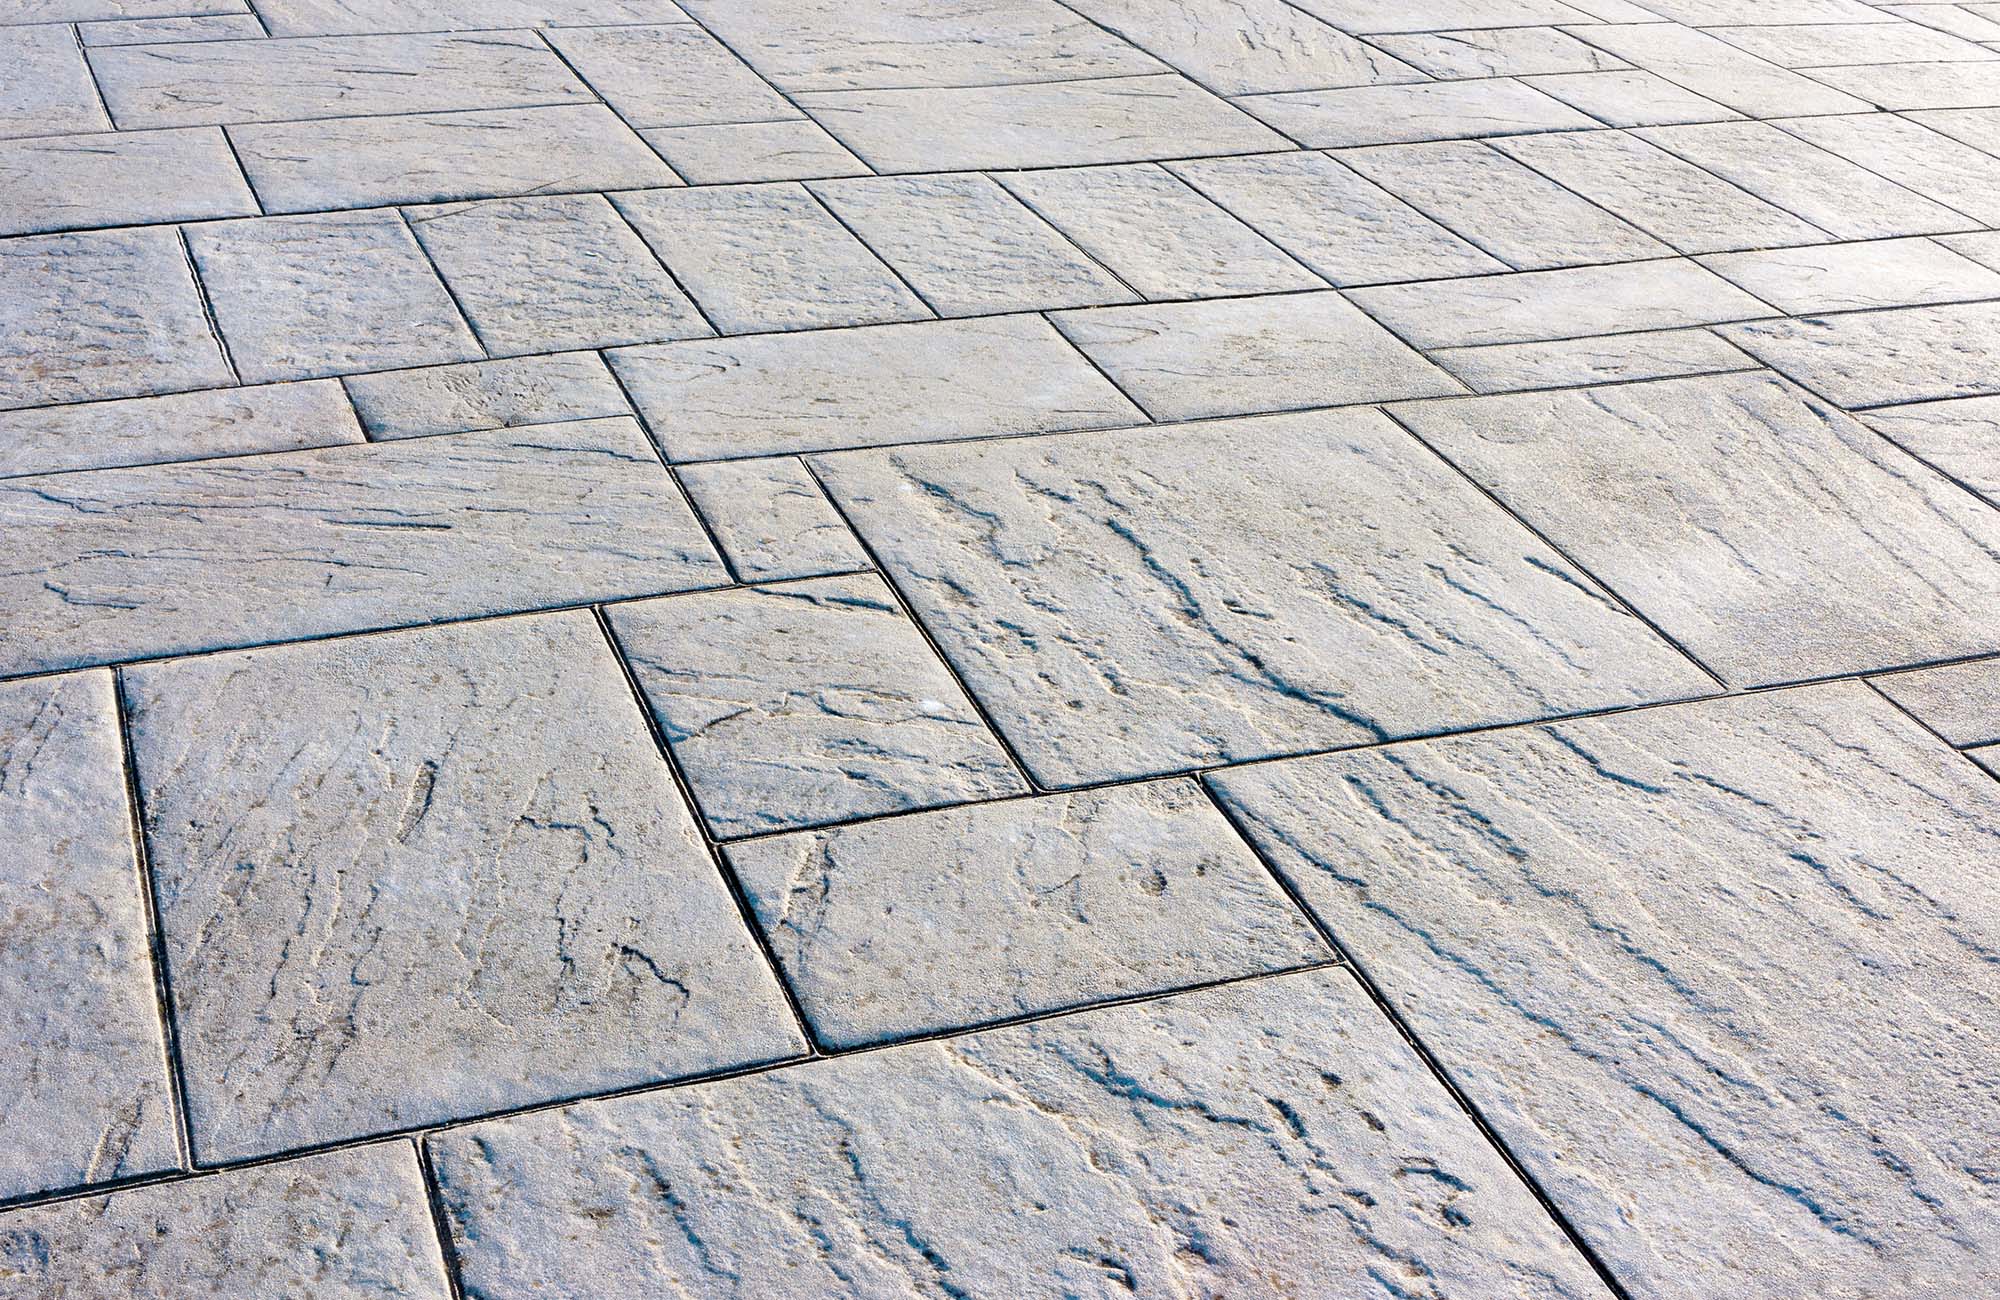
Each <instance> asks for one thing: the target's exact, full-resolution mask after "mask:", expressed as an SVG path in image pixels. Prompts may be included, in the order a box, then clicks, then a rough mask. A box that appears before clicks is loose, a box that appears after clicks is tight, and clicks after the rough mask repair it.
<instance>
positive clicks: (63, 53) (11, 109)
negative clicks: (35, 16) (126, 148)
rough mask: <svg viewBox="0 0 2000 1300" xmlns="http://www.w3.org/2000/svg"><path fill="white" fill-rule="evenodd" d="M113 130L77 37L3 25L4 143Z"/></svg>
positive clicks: (0, 89)
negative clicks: (91, 81) (81, 132)
mask: <svg viewBox="0 0 2000 1300" xmlns="http://www.w3.org/2000/svg"><path fill="white" fill-rule="evenodd" d="M10 16H11V15H10ZM110 129H111V121H110V119H108V118H106V117H105V116H104V107H103V105H102V104H100V103H99V102H98V98H97V91H96V90H95V89H94V88H93V87H92V86H91V83H90V68H89V67H88V66H87V65H86V64H85V63H84V61H83V51H82V50H81V49H79V48H77V43H76V35H75V33H74V32H72V31H71V30H70V29H69V28H68V27H61V26H54V25H50V26H19V27H15V26H0V139H7V138H9V137H11V136H30V135H65V134H68V133H71V132H76V131H107V130H110Z"/></svg>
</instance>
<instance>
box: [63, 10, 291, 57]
mask: <svg viewBox="0 0 2000 1300" xmlns="http://www.w3.org/2000/svg"><path fill="white" fill-rule="evenodd" d="M177 7H178V6H177ZM76 31H77V35H78V36H80V37H82V38H83V44H84V46H85V48H87V49H94V48H96V47H97V46H100V45H168V44H172V43H175V42H180V41H243V40H262V39H263V38H264V35H265V32H264V24H262V23H260V22H258V21H257V15H255V14H246V13H218V14H212V15H209V16H206V17H191V18H133V19H125V20H119V21H114V22H98V23H80V24H78V25H77V29H76Z"/></svg>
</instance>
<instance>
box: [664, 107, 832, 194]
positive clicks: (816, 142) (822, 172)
mask: <svg viewBox="0 0 2000 1300" xmlns="http://www.w3.org/2000/svg"><path fill="white" fill-rule="evenodd" d="M643 134H644V136H645V139H646V143H648V144H650V145H652V146H653V148H655V149H657V150H658V151H659V153H660V156H661V157H662V158H665V159H666V160H667V161H668V162H670V163H672V164H673V167H674V170H675V171H677V172H679V173H680V174H681V175H682V176H684V177H685V178H687V182H688V184H690V185H730V184H740V183H743V182H747V181H794V180H809V179H811V178H813V177H816V176H866V175H867V174H868V168H867V166H866V165H864V164H863V163H862V161H861V160H860V159H859V158H856V157H855V156H854V155H853V154H851V153H849V152H847V150H846V149H845V148H843V147H842V146H841V143H840V141H838V140H836V139H834V138H833V137H832V136H830V135H828V134H827V133H826V130H825V128H823V127H821V126H820V124H819V123H817V122H811V121H806V120H803V119H801V120H798V121H793V122H725V123H721V124H719V125H716V126H671V127H666V128H663V129H656V130H651V131H646V132H644V133H643Z"/></svg>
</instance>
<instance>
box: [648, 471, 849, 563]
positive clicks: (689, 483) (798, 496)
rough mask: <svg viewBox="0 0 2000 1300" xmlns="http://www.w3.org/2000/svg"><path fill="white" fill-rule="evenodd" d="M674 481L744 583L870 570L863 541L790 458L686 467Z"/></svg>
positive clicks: (808, 476) (809, 477)
mask: <svg viewBox="0 0 2000 1300" xmlns="http://www.w3.org/2000/svg"><path fill="white" fill-rule="evenodd" d="M680 477H681V483H682V485H683V486H685V487H686V488H687V491H688V496H690V497H691V498H693V500H694V506H695V509H696V510H699V511H700V512H701V517H702V518H703V519H704V520H706V521H707V523H708V526H709V528H710V529H711V530H712V531H713V532H714V533H715V539H716V541H717V542H719V543H720V544H721V546H722V553H723V554H724V555H725V556H727V557H728V559H729V567H730V568H731V569H733V570H735V572H736V575H737V576H738V577H739V578H741V579H742V580H743V581H745V582H771V581H775V580H778V579H782V578H810V577H814V576H817V575H819V574H823V573H844V572H846V571H848V570H850V569H865V568H867V567H868V556H867V555H866V554H865V553H864V552H863V551H862V549H861V543H860V542H859V541H857V540H856V539H855V536H854V534H853V533H851V532H849V531H848V529H847V525H846V523H845V522H843V521H842V520H841V518H840V516H839V515H838V514H836V513H835V512H834V509H833V504H832V503H831V502H829V501H828V500H827V499H826V495H825V494H824V493H822V492H821V491H820V490H819V484H817V483H815V482H814V481H813V477H812V475H810V474H808V473H807V472H806V467H805V466H804V465H803V464H801V463H800V462H799V460H798V459H797V458H796V457H792V456H768V457H760V458H758V459H756V460H727V461H714V462H711V463H709V464H706V465H685V466H682V468H681V471H680Z"/></svg>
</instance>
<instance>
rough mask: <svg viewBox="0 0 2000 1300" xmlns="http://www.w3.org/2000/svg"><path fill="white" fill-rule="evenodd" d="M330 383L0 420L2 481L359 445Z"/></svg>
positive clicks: (47, 409) (223, 391)
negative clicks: (21, 477)
mask: <svg viewBox="0 0 2000 1300" xmlns="http://www.w3.org/2000/svg"><path fill="white" fill-rule="evenodd" d="M361 439H362V435H361V427H360V426H359V425H358V424H356V423H355V421H354V411H353V410H352V409H351V408H350V407H349V406H348V404H347V399H346V398H345V397H343V396H342V395H341V391H340V385H338V384H337V383H335V382H333V381H332V380H330V379H313V380H308V381H306V382H305V383H301V384H268V385H263V386H260V387H255V388H215V389H210V390H208V391H207V392H200V393H175V394H171V395H168V396H163V397H133V398H127V399H125V400H123V401H115V402H87V403H83V404H79V405H76V406H44V407H39V408H36V409H33V410H25V411H4V412H0V476H12V475H16V474H45V473H54V472H56V471H60V470H78V469H105V468H109V467H111V466H116V465H157V464H162V463H165V462H167V461H178V460H207V459H209V458H211V457H216V456H242V455H248V454H251V453H255V452H266V451H297V450H300V449H303V448H306V447H331V446H334V445H336V444H339V443H344V442H360V441H361Z"/></svg>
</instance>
